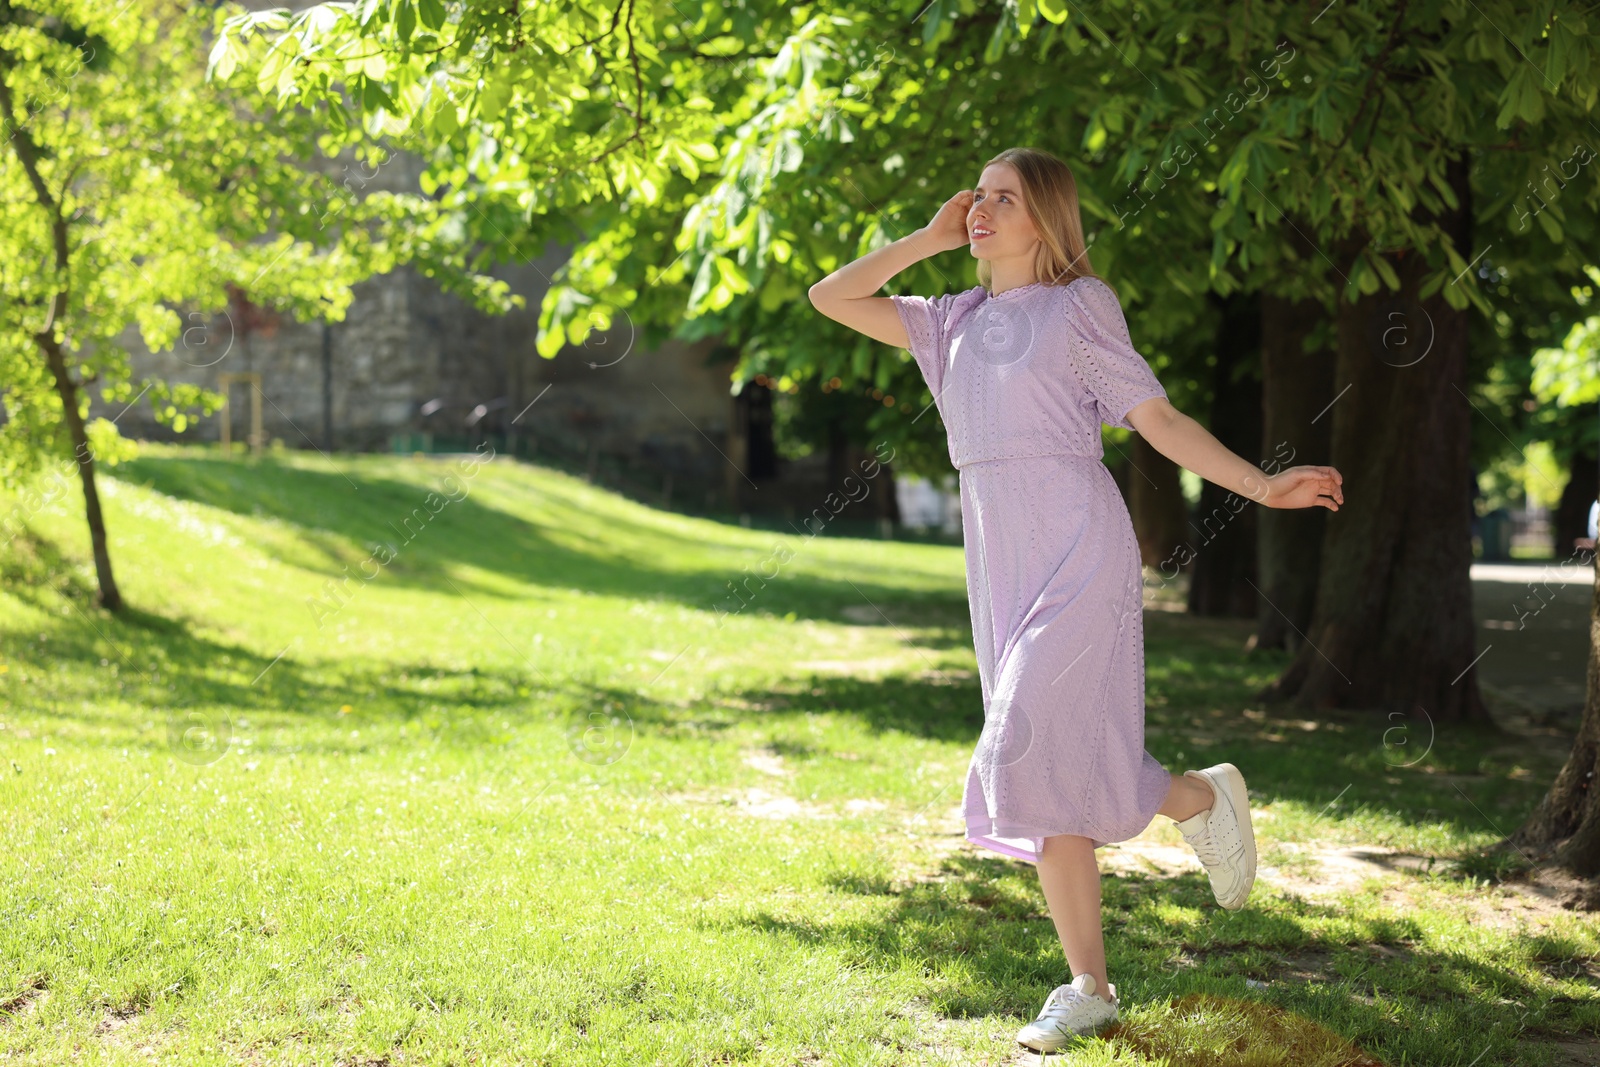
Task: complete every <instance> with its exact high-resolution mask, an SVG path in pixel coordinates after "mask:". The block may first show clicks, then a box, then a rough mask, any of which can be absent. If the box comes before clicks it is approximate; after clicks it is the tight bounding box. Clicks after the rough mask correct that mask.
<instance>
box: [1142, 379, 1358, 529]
mask: <svg viewBox="0 0 1600 1067" xmlns="http://www.w3.org/2000/svg"><path fill="white" fill-rule="evenodd" d="M1128 421H1129V422H1131V423H1132V424H1133V428H1134V429H1136V430H1138V431H1139V436H1141V437H1143V438H1144V439H1145V440H1146V441H1149V442H1150V447H1152V448H1154V449H1155V450H1156V451H1157V452H1160V453H1161V454H1162V455H1163V456H1166V457H1167V458H1168V459H1170V460H1172V462H1174V463H1176V464H1177V465H1178V466H1180V467H1183V468H1185V469H1186V470H1191V471H1194V472H1195V473H1196V474H1198V475H1199V476H1200V477H1202V478H1204V479H1205V480H1206V481H1208V482H1211V483H1213V484H1215V485H1220V486H1222V488H1224V489H1231V490H1232V491H1233V492H1235V493H1238V494H1239V495H1240V496H1242V497H1245V498H1247V499H1250V500H1254V501H1255V502H1256V503H1258V504H1262V505H1265V506H1266V507H1269V508H1310V507H1317V506H1319V505H1320V506H1321V507H1325V508H1328V509H1330V510H1332V511H1338V510H1339V505H1340V504H1343V503H1344V489H1343V485H1344V475H1342V474H1340V473H1339V472H1338V471H1337V470H1335V469H1334V468H1332V467H1320V466H1301V467H1290V468H1288V469H1287V470H1282V471H1279V472H1278V473H1277V474H1273V475H1268V474H1267V473H1266V472H1265V471H1263V470H1261V468H1259V467H1257V466H1256V465H1255V464H1253V463H1251V462H1250V461H1249V460H1247V459H1244V458H1243V457H1242V456H1239V455H1237V454H1236V453H1234V452H1232V451H1230V450H1229V449H1228V446H1226V445H1224V444H1223V443H1222V442H1221V441H1218V440H1217V439H1216V438H1215V437H1213V436H1212V435H1211V432H1210V431H1209V430H1207V429H1206V428H1205V427H1204V426H1201V425H1200V424H1199V423H1198V422H1196V421H1194V420H1193V419H1191V418H1190V417H1189V416H1187V415H1185V414H1184V413H1183V412H1181V411H1179V410H1178V409H1177V408H1175V407H1173V406H1172V404H1171V403H1170V402H1169V401H1168V400H1167V399H1166V398H1165V397H1160V396H1158V397H1152V398H1151V399H1149V400H1146V401H1145V402H1144V403H1142V404H1140V405H1139V406H1138V407H1135V408H1134V409H1133V410H1131V411H1129V412H1128Z"/></svg>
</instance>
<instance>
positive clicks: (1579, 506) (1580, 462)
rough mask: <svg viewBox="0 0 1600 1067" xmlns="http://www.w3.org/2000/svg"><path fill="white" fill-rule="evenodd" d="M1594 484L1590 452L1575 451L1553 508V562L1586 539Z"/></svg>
mask: <svg viewBox="0 0 1600 1067" xmlns="http://www.w3.org/2000/svg"><path fill="white" fill-rule="evenodd" d="M1591 417H1592V414H1591ZM1596 482H1600V461H1597V460H1596V458H1595V454H1594V453H1593V452H1585V451H1584V450H1583V449H1581V448H1579V449H1575V450H1574V451H1573V454H1572V474H1571V476H1570V477H1569V478H1568V479H1567V484H1566V487H1565V488H1563V489H1562V490H1561V501H1560V503H1558V504H1557V505H1556V513H1555V522H1554V526H1555V535H1556V559H1566V558H1568V557H1569V556H1571V555H1572V553H1573V546H1572V542H1574V541H1576V540H1577V539H1578V538H1580V537H1588V536H1589V507H1590V505H1592V504H1593V503H1594V500H1595V490H1594V487H1595V483H1596Z"/></svg>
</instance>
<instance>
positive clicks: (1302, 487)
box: [1256, 467, 1344, 511]
mask: <svg viewBox="0 0 1600 1067" xmlns="http://www.w3.org/2000/svg"><path fill="white" fill-rule="evenodd" d="M1266 485H1267V494H1266V496H1265V497H1257V498H1256V499H1257V501H1258V502H1259V503H1262V504H1265V505H1266V506H1267V507H1269V508H1314V507H1318V506H1319V505H1320V506H1321V507H1325V508H1327V509H1328V510H1330V511H1338V510H1339V505H1340V504H1343V503H1344V489H1343V488H1342V486H1343V485H1344V475H1342V474H1340V473H1339V472H1338V471H1337V470H1335V469H1334V468H1332V467H1290V468H1289V469H1288V470H1283V471H1279V472H1278V473H1277V474H1274V475H1273V476H1272V477H1270V478H1267V479H1266Z"/></svg>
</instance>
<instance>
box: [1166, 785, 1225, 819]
mask: <svg viewBox="0 0 1600 1067" xmlns="http://www.w3.org/2000/svg"><path fill="white" fill-rule="evenodd" d="M1216 799H1217V798H1216V795H1215V794H1213V793H1212V792H1211V787H1210V786H1209V785H1206V783H1204V782H1202V781H1200V780H1199V779H1196V778H1185V777H1184V776H1183V775H1181V774H1174V775H1173V776H1172V785H1170V786H1169V787H1167V798H1166V799H1165V800H1163V801H1162V802H1161V806H1160V807H1159V808H1157V809H1156V814H1157V815H1165V816H1166V817H1167V818H1169V819H1171V820H1173V821H1174V822H1182V821H1183V820H1185V819H1192V818H1194V817H1195V816H1196V815H1199V814H1200V813H1201V812H1202V811H1205V810H1206V809H1207V808H1209V807H1211V805H1212V803H1213V802H1214V801H1215V800H1216Z"/></svg>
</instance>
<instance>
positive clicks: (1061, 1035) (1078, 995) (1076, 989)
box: [1017, 972, 1117, 1052]
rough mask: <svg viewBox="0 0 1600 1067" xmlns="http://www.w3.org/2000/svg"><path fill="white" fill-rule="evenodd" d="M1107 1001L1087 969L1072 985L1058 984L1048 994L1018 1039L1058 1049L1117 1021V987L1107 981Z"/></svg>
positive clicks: (1046, 1049) (1043, 1048) (1033, 1045)
mask: <svg viewBox="0 0 1600 1067" xmlns="http://www.w3.org/2000/svg"><path fill="white" fill-rule="evenodd" d="M1106 988H1107V989H1108V990H1109V991H1110V993H1111V1001H1110V1003H1107V1002H1106V1001H1104V1000H1101V999H1100V998H1099V997H1098V996H1096V995H1095V981H1094V978H1093V976H1091V975H1090V974H1088V973H1087V972H1085V973H1084V974H1080V975H1078V977H1076V978H1074V979H1073V980H1072V984H1071V985H1058V986H1056V987H1055V988H1054V989H1052V990H1051V991H1050V995H1049V996H1048V997H1046V998H1045V1002H1044V1008H1043V1010H1041V1011H1040V1012H1039V1017H1038V1018H1037V1019H1035V1020H1033V1022H1031V1023H1029V1024H1028V1025H1027V1026H1024V1027H1023V1028H1022V1029H1021V1030H1020V1031H1018V1032H1017V1040H1018V1041H1019V1042H1021V1043H1022V1044H1024V1045H1026V1046H1028V1047H1029V1048H1031V1049H1035V1050H1036V1051H1039V1052H1055V1051H1056V1050H1057V1049H1059V1048H1061V1047H1062V1046H1064V1045H1066V1044H1067V1043H1068V1042H1070V1041H1071V1040H1072V1039H1073V1038H1074V1037H1077V1036H1079V1035H1082V1034H1092V1033H1094V1032H1095V1031H1096V1030H1098V1029H1100V1028H1101V1027H1102V1026H1108V1025H1110V1024H1111V1023H1114V1022H1116V1021H1117V987H1116V986H1115V985H1112V984H1111V983H1109V982H1108V983H1106Z"/></svg>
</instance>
